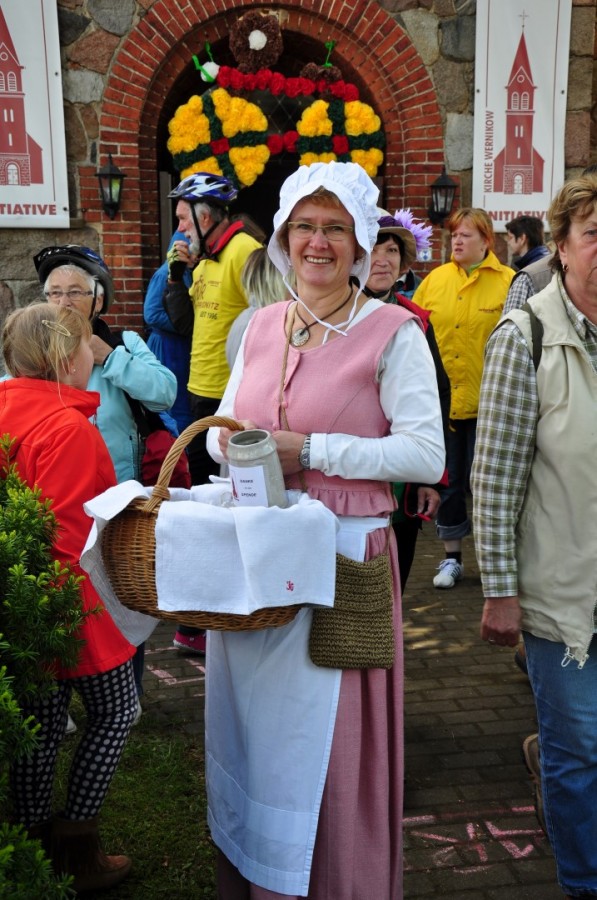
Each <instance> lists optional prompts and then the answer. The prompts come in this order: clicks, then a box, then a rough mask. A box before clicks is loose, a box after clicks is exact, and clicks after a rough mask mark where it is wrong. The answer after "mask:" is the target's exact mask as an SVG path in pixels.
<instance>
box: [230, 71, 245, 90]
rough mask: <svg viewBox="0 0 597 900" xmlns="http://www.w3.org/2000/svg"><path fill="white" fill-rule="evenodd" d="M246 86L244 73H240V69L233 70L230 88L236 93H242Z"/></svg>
mask: <svg viewBox="0 0 597 900" xmlns="http://www.w3.org/2000/svg"><path fill="white" fill-rule="evenodd" d="M244 84H245V76H244V75H243V73H242V72H239V71H238V69H231V72H230V87H231V88H233V89H234V90H235V91H242V89H243V87H244Z"/></svg>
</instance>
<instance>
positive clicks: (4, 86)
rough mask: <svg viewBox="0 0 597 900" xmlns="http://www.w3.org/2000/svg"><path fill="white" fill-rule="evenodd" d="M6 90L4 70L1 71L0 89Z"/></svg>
mask: <svg viewBox="0 0 597 900" xmlns="http://www.w3.org/2000/svg"><path fill="white" fill-rule="evenodd" d="M5 90H6V81H5V80H4V72H0V91H5Z"/></svg>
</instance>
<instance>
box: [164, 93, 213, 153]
mask: <svg viewBox="0 0 597 900" xmlns="http://www.w3.org/2000/svg"><path fill="white" fill-rule="evenodd" d="M168 130H169V131H170V138H169V140H168V150H169V151H170V153H172V154H173V155H174V154H176V153H190V152H191V150H193V149H194V148H195V147H196V146H197V144H207V143H209V141H210V140H211V135H210V131H209V121H208V119H207V116H206V115H204V113H203V102H202V100H201V97H197V96H193V97H191V98H190V100H189V101H188V103H185V104H184V105H183V106H179V107H178V109H177V110H176V112H175V113H174V116H173V118H172V119H171V120H170V122H169V123H168Z"/></svg>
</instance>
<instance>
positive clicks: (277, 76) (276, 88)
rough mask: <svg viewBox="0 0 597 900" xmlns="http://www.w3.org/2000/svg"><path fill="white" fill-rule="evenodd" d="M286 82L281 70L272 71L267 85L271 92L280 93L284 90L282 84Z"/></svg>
mask: <svg viewBox="0 0 597 900" xmlns="http://www.w3.org/2000/svg"><path fill="white" fill-rule="evenodd" d="M285 84H286V79H285V77H284V76H283V75H282V73H281V72H274V73H273V75H272V80H271V84H270V86H269V89H270V91H271V92H272V94H274V95H275V94H281V93H282V91H283V90H284V85H285Z"/></svg>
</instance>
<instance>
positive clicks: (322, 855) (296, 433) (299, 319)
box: [206, 162, 444, 900]
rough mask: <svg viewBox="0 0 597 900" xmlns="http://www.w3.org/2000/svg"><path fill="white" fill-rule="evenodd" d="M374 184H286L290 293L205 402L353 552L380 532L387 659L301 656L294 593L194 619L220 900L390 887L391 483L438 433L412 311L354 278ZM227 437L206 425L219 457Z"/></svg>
mask: <svg viewBox="0 0 597 900" xmlns="http://www.w3.org/2000/svg"><path fill="white" fill-rule="evenodd" d="M377 198H378V189H377V188H376V187H375V185H374V184H373V182H372V181H371V179H370V178H369V177H368V176H367V175H366V174H365V172H364V170H363V169H362V168H360V166H358V165H356V164H354V163H337V162H331V163H315V164H313V165H311V166H303V167H300V168H299V169H298V171H297V172H295V173H294V174H293V175H291V176H290V177H289V178H288V179H287V180H286V181H285V182H284V184H283V186H282V189H281V194H280V209H279V211H278V212H277V213H276V216H275V218H274V234H273V236H272V238H271V240H270V243H269V254H270V256H271V258H272V260H273V262H274V263H275V265H276V266H277V268H278V269H279V270H280V271H281V273H282V274H283V275H284V278H285V282H286V286H287V288H288V291H289V294H290V297H291V299H290V300H287V301H284V302H282V303H276V304H273V305H271V306H269V307H266V308H264V309H260V310H258V311H257V312H256V313H255V315H254V316H253V318H252V319H251V322H250V323H249V326H248V328H247V331H246V332H245V336H244V339H243V342H242V344H241V348H240V350H239V353H238V356H237V359H236V363H235V366H234V369H233V371H232V375H231V379H230V382H229V384H228V387H227V389H226V393H225V395H224V397H223V399H222V404H221V406H220V409H219V413H220V414H222V415H231V416H232V417H233V418H236V419H237V420H240V421H241V422H242V423H243V424H244V425H245V426H250V427H254V426H257V427H260V428H265V429H267V430H269V431H271V432H272V434H273V437H274V440H275V442H276V444H277V448H278V454H279V457H280V460H281V463H282V468H283V472H284V475H285V480H286V486H287V488H295V489H299V490H303V491H307V492H308V493H309V495H310V496H311V497H312V498H316V499H318V500H320V501H321V502H322V503H323V504H325V505H326V506H327V507H328V508H329V509H331V510H332V511H333V512H334V513H335V514H336V515H337V516H339V517H341V521H343V519H342V517H349V519H350V522H351V526H353V527H354V528H356V529H358V535H359V538H360V540H361V542H362V547H363V550H362V552H363V554H364V556H365V558H367V559H373V558H376V557H378V556H380V555H381V554H385V552H386V551H387V550H388V547H389V551H388V555H389V565H390V568H391V578H392V584H393V628H394V635H395V647H396V649H395V657H394V663H393V665H391V666H390V667H389V668H381V667H370V668H365V667H362V668H346V669H334V668H323V667H321V666H316V665H315V664H314V663H313V662H312V660H311V658H310V656H309V651H308V646H309V633H310V628H311V622H312V615H313V613H312V610H311V609H307V608H304V609H302V610H300V611H299V613H298V615H297V616H296V618H295V619H294V620H293V621H292V622H291V623H290V624H288V625H285V626H283V627H281V628H275V629H267V630H266V631H262V632H254V633H248V632H245V633H237V634H231V633H226V634H225V633H223V632H220V633H217V634H216V633H215V632H212V633H210V634H209V637H208V664H207V677H208V685H207V705H206V736H207V737H206V740H207V743H206V753H207V784H208V801H209V823H210V827H211V832H212V835H213V838H214V840H215V842H216V844H217V846H218V848H219V850H220V851H221V852H220V856H219V866H218V890H219V894H218V896H219V897H220V898H222V900H233V898H234V900H238V898H249V897H250V898H259V900H266V898H267V900H273V898H281V897H289V896H290V897H299V896H307V897H310V898H317V900H355V898H360V900H363V898H369V897H375V898H376V900H399V898H401V897H402V824H401V820H402V782H403V735H402V690H403V666H402V626H401V613H400V578H399V573H398V566H397V559H396V544H395V539H394V534H393V531H392V530H391V527H390V516H391V513H392V511H393V509H394V505H395V504H394V497H393V493H392V482H394V481H421V482H431V483H433V482H435V481H437V480H438V479H439V478H440V477H441V475H442V472H443V467H444V443H443V436H442V424H441V413H440V406H439V399H438V392H437V384H436V378H435V370H434V366H433V361H432V359H431V354H430V352H429V349H428V347H427V344H426V341H425V336H424V334H423V331H422V329H421V326H420V322H419V321H418V320H417V319H416V317H415V316H413V315H412V313H410V312H407V311H406V310H403V309H401V308H400V307H398V306H391V305H388V304H385V303H383V302H382V301H381V300H377V299H371V298H368V297H367V296H366V294H365V293H364V292H363V288H364V286H365V284H366V282H367V276H368V273H369V267H370V260H371V250H372V248H373V246H374V244H375V239H376V235H377V230H378V224H377V217H378V214H379V211H378V208H377ZM291 273H292V276H293V277H292V279H291V278H290V277H289V276H290V274H291ZM229 436H230V432H228V431H227V430H226V429H211V430H210V432H209V435H208V447H209V449H210V452H211V453H212V454H213V455H214V457H215V458H217V459H218V460H219V461H223V460H224V459H225V458H226V451H227V444H228V439H229ZM361 558H363V557H361ZM359 633H362V629H361V630H360V632H359Z"/></svg>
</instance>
